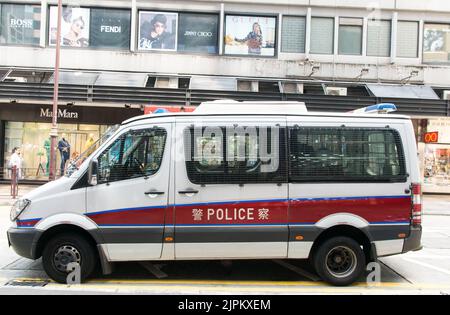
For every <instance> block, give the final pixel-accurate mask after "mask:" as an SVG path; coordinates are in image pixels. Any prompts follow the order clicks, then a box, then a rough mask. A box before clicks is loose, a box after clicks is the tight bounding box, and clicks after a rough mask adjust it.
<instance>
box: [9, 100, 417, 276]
mask: <svg viewBox="0 0 450 315" xmlns="http://www.w3.org/2000/svg"><path fill="white" fill-rule="evenodd" d="M394 109H395V106H394V105H390V104H379V105H374V106H371V107H367V108H364V109H361V110H356V111H354V112H350V113H339V114H338V113H315V112H308V111H307V109H306V107H305V104H304V103H296V102H277V103H274V102H272V103H270V102H236V101H214V102H206V103H203V104H201V105H200V106H199V107H198V108H197V109H196V110H195V111H194V112H192V113H161V114H150V115H143V116H139V117H135V118H132V119H129V120H127V121H125V122H123V123H122V124H121V125H120V126H117V127H115V128H114V129H113V130H110V132H109V133H108V134H107V135H106V136H105V137H104V138H102V139H101V140H100V141H99V142H98V143H97V144H96V145H97V148H96V150H95V151H94V152H93V153H92V154H91V155H90V156H84V157H82V160H80V161H78V162H77V163H74V164H73V165H72V166H71V168H72V170H71V171H69V172H68V174H67V175H66V176H65V177H63V178H60V179H59V180H56V181H54V182H50V183H48V184H46V185H43V186H41V187H39V188H37V189H36V190H34V191H32V192H30V193H29V194H27V195H26V196H24V197H23V198H22V199H20V200H18V201H17V202H16V203H15V204H14V206H13V207H12V209H11V220H12V222H13V226H12V227H11V228H10V229H9V230H8V233H7V234H8V240H9V243H10V245H11V246H12V247H13V248H14V250H15V251H16V252H17V253H18V254H19V255H21V256H23V257H27V258H30V259H38V258H40V257H42V261H43V266H44V269H45V271H46V272H47V274H48V275H49V276H50V277H51V278H52V279H53V280H55V281H57V282H62V283H64V282H65V281H66V277H67V273H68V265H69V264H70V263H78V264H79V265H80V266H81V276H82V279H83V280H85V279H86V278H88V277H89V276H90V275H91V274H92V272H93V270H94V268H95V266H96V265H97V264H100V266H101V267H102V270H103V273H104V274H108V273H111V270H112V266H113V264H114V263H116V262H124V261H159V260H216V259H217V260H233V259H309V261H310V262H311V264H312V266H313V267H314V269H315V270H316V272H317V274H318V275H319V276H320V277H321V278H322V279H323V280H324V281H326V282H328V283H330V284H333V285H348V284H351V283H353V282H355V281H356V280H358V279H359V278H360V277H361V276H362V274H363V273H364V271H365V268H366V266H367V264H368V263H369V262H371V261H375V260H376V259H377V258H378V257H383V256H389V255H395V254H401V253H406V252H408V251H412V250H418V249H420V248H421V234H422V232H421V231H422V228H421V220H422V206H421V185H420V176H419V166H418V159H417V150H416V141H415V135H414V131H413V126H412V123H411V120H410V119H409V118H408V117H406V116H401V115H392V114H388V112H390V111H393V110H394ZM90 151H91V152H92V151H93V150H92V149H91V150H90Z"/></svg>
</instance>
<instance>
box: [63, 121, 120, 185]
mask: <svg viewBox="0 0 450 315" xmlns="http://www.w3.org/2000/svg"><path fill="white" fill-rule="evenodd" d="M119 127H120V125H114V126H111V127H109V128H108V129H107V130H106V131H105V133H104V134H103V135H102V136H101V137H100V139H98V140H97V141H96V142H94V143H93V144H92V145H91V146H90V147H89V148H88V149H87V150H86V151H84V152H83V153H81V154H80V155H79V156H78V157H77V158H75V159H74V160H70V162H69V165H68V166H67V170H66V172H65V174H66V177H70V176H71V175H72V174H73V173H74V172H76V171H77V170H78V169H79V168H80V167H81V165H82V164H83V163H84V161H86V160H87V159H88V157H89V156H90V155H91V154H92V153H94V152H95V151H96V150H97V149H98V148H99V147H100V146H101V145H102V144H103V143H105V142H106V141H107V140H108V139H109V138H111V136H112V135H114V134H115V133H116V131H117V130H118V129H119Z"/></svg>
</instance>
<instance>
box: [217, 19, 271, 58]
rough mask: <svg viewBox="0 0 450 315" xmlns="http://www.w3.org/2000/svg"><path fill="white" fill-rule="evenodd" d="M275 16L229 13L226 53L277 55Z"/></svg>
mask: <svg viewBox="0 0 450 315" xmlns="http://www.w3.org/2000/svg"><path fill="white" fill-rule="evenodd" d="M276 23H277V19H276V18H275V17H267V16H266V17H263V16H236V15H227V16H226V20H225V25H226V27H225V54H226V55H246V56H252V55H253V56H269V57H273V56H275V39H276Z"/></svg>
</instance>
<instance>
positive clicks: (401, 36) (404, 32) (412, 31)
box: [397, 21, 419, 58]
mask: <svg viewBox="0 0 450 315" xmlns="http://www.w3.org/2000/svg"><path fill="white" fill-rule="evenodd" d="M418 54H419V22H409V21H399V22H398V24H397V57H400V58H417V57H418Z"/></svg>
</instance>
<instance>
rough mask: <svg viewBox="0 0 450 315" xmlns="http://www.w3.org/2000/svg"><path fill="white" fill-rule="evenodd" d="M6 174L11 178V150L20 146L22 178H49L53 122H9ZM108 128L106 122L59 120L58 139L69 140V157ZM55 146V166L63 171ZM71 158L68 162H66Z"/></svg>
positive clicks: (85, 148)
mask: <svg viewBox="0 0 450 315" xmlns="http://www.w3.org/2000/svg"><path fill="white" fill-rule="evenodd" d="M5 127H6V128H5V148H4V149H5V163H4V171H3V176H4V178H7V179H8V178H10V176H11V174H10V171H9V170H8V165H9V160H10V157H11V153H12V150H13V149H14V148H20V150H21V157H22V172H21V173H22V179H25V180H26V179H28V180H47V179H48V169H49V159H50V137H49V134H50V130H51V124H50V123H36V122H6V126H5ZM107 129H108V126H107V125H88V124H59V125H58V141H60V140H61V139H62V138H63V136H64V137H65V139H66V140H67V142H68V143H69V144H70V158H69V159H73V158H76V157H77V156H78V155H80V154H81V153H83V152H85V151H86V150H87V149H88V148H89V146H91V145H92V144H93V143H95V142H96V141H97V140H98V139H99V137H100V136H101V135H102V134H103V133H104V132H105V131H106V130H107ZM55 150H56V169H57V175H58V176H59V175H60V165H61V154H60V152H59V150H58V149H57V148H55ZM68 163H69V162H67V163H66V166H67V165H68Z"/></svg>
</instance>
